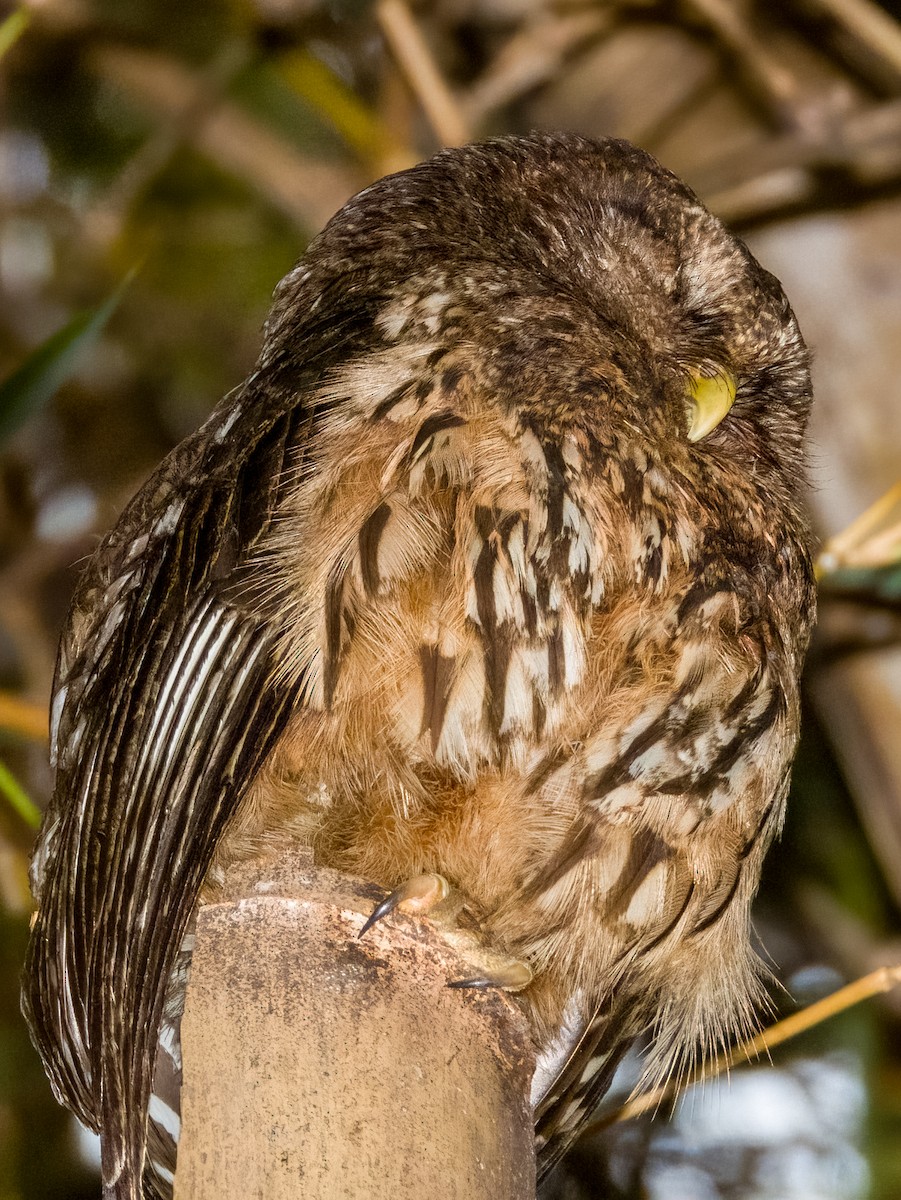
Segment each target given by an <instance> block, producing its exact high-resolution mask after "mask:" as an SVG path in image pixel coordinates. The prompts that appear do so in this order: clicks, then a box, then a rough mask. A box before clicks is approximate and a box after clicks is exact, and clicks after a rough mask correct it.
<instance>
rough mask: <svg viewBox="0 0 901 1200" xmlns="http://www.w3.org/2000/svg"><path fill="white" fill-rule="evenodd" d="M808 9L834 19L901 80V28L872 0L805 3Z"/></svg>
mask: <svg viewBox="0 0 901 1200" xmlns="http://www.w3.org/2000/svg"><path fill="white" fill-rule="evenodd" d="M805 7H806V8H808V9H810V10H812V11H813V12H815V13H819V14H822V15H825V16H828V17H831V18H832V20H833V21H835V22H836V23H837V24H838V25H840V26H841V27H842V28H843V29H845V30H846V31H847V33H848V34H850V36H851V37H852V38H853V39H854V41H856V42H858V43H859V44H860V45H861V46H863V47H864V48H865V49H866V50H867V52H868V53H869V54H871V55H872V56H873V57H874V58H875V59H876V60H877V61H878V62H880V63H881V64H882V65H883V66H885V67H888V69H889V70H890V71H891V73H892V75H894V76H895V77H896V78H898V79H901V25H899V24H898V22H897V21H895V20H893V19H892V17H890V16H889V14H888V13H887V12H886V11H885V9H884V8H881V7H880V6H879V5H878V4H874V3H873V2H872V0H805Z"/></svg>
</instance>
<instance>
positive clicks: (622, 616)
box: [24, 134, 814, 1200]
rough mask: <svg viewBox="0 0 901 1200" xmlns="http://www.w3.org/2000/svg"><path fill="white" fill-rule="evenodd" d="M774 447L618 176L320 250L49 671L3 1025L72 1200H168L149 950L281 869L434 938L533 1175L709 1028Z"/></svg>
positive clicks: (752, 787)
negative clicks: (504, 995) (431, 909)
mask: <svg viewBox="0 0 901 1200" xmlns="http://www.w3.org/2000/svg"><path fill="white" fill-rule="evenodd" d="M809 404H810V379H809V373H808V358H807V353H806V351H805V347H804V343H803V341H802V339H801V336H800V334H799V332H798V327H797V324H796V322H795V319H794V317H793V315H792V312H791V309H790V308H789V305H788V303H787V301H786V299H785V296H784V295H783V293H782V290H781V288H780V286H779V284H778V282H777V281H776V280H775V279H774V278H773V277H772V276H771V275H769V274H767V273H766V272H765V271H763V270H762V269H761V268H760V267H759V266H758V264H757V263H756V262H755V261H754V259H753V258H752V257H751V255H750V254H749V252H748V251H747V249H746V248H745V247H744V246H743V245H742V244H741V243H740V242H739V241H737V240H736V239H735V238H734V237H732V236H731V235H730V234H729V233H728V232H727V231H726V230H725V229H724V228H723V226H722V225H721V224H720V223H719V222H718V221H717V220H716V219H715V218H714V217H712V216H711V215H710V214H709V213H708V212H707V211H706V210H705V209H704V208H703V206H702V205H701V204H700V203H699V202H698V200H697V199H696V198H695V196H694V195H693V194H692V193H691V192H690V191H689V190H688V188H686V187H685V186H684V185H683V184H682V183H680V182H679V180H678V179H676V178H675V177H674V176H673V175H671V174H669V173H668V172H667V171H665V170H663V169H662V168H661V167H660V166H658V165H657V163H656V162H654V160H653V159H651V158H649V157H648V156H647V155H646V154H644V153H642V152H641V151H639V150H637V149H635V148H634V147H632V146H630V145H628V144H626V143H624V142H619V141H591V140H588V139H585V138H579V137H574V136H565V135H550V134H535V135H532V136H529V137H522V138H503V139H499V140H496V141H490V142H487V143H485V144H482V145H475V146H469V147H466V148H464V149H460V150H450V151H445V152H444V153H442V154H439V155H438V156H437V157H435V158H433V159H432V160H430V161H429V162H426V163H423V164H421V165H420V166H418V167H415V168H414V169H412V170H410V171H405V172H403V173H401V174H399V175H394V176H392V177H390V178H387V179H383V180H381V181H380V182H379V183H376V184H374V185H373V186H372V187H369V188H367V189H366V190H365V191H363V192H361V193H360V194H359V195H358V196H357V197H356V198H355V199H353V200H351V201H350V203H349V204H347V206H346V207H345V208H344V209H342V211H341V212H340V213H338V215H337V216H336V217H335V218H334V219H333V220H332V221H331V222H330V223H329V225H328V226H327V227H326V229H325V230H324V232H323V233H322V234H320V236H319V237H318V238H317V239H316V240H315V241H314V242H313V243H312V244H311V246H310V248H309V250H308V252H307V254H306V256H305V257H304V258H303V260H302V261H301V263H300V264H299V266H297V267H296V268H295V269H294V270H293V271H292V272H291V273H290V274H289V275H288V276H287V278H286V279H285V280H284V281H283V282H282V283H281V285H280V286H279V288H278V291H277V294H276V299H275V304H274V307H273V310H272V313H271V316H270V318H269V321H268V324H267V326H266V334H265V342H264V346H263V351H262V354H261V357H260V360H259V364H258V366H257V368H256V370H255V371H254V372H253V374H252V375H251V376H250V378H249V379H248V380H247V381H246V383H244V384H243V386H242V387H240V388H239V389H238V390H237V391H236V392H235V393H233V394H232V395H231V396H229V397H228V398H227V399H226V400H225V401H224V402H223V404H222V405H221V406H220V407H219V408H218V409H217V410H216V411H215V412H214V413H213V415H212V416H211V417H210V419H209V420H208V421H207V423H206V424H205V425H204V426H203V428H202V429H200V430H199V431H198V432H197V433H196V434H194V435H193V436H192V437H190V438H188V439H187V440H186V441H185V442H183V443H182V444H181V445H180V446H178V447H177V448H176V449H175V450H174V451H173V452H172V454H171V455H170V456H169V457H168V458H167V460H166V461H165V462H164V463H163V465H162V466H161V467H160V468H159V470H158V471H157V472H156V474H155V475H154V476H153V477H152V478H151V479H150V481H149V482H148V483H147V484H146V486H145V487H144V488H143V489H142V490H141V492H140V493H139V494H138V495H137V497H136V498H135V499H134V500H133V501H132V503H131V504H130V505H129V506H128V508H127V509H126V510H125V512H124V513H123V515H122V517H121V519H120V520H119V523H118V524H117V525H116V527H115V528H114V529H113V530H112V532H111V533H109V534H108V535H107V537H106V538H105V539H104V541H103V543H102V544H101V546H100V548H99V549H98V551H97V553H96V554H95V556H94V558H93V560H92V561H91V563H90V564H89V566H88V568H87V570H86V572H85V574H84V577H83V579H82V581H81V584H80V586H79V588H78V591H77V594H76V596H75V599H74V601H73V604H72V609H71V612H70V614H69V619H68V623H67V626H66V630H65V633H64V635H63V639H62V644H61V648H60V653H59V663H58V669H57V677H56V684H55V691H54V698H53V712H52V718H53V735H52V736H53V748H54V755H55V759H56V771H57V775H56V789H55V793H54V797H53V802H52V804H51V807H50V810H49V812H48V814H47V818H46V821H45V824H44V828H43V831H42V833H41V835H40V839H39V842H38V846H37V850H36V853H35V858H34V868H33V882H34V889H35V894H36V896H37V897H38V902H39V912H38V915H37V918H36V922H35V926H34V932H33V936H32V940H31V946H30V951H29V957H28V965H27V976H26V983H25V997H24V1004H25V1010H26V1013H27V1015H28V1019H29V1021H30V1024H31V1029H32V1032H33V1036H34V1039H35V1041H36V1043H37V1045H38V1048H39V1050H40V1052H41V1054H42V1055H43V1058H44V1062H45V1065H46V1067H47V1070H48V1072H49V1074H50V1077H51V1079H52V1081H53V1085H54V1087H55V1090H56V1093H57V1095H58V1097H59V1098H60V1100H61V1101H62V1102H63V1103H64V1104H67V1105H68V1106H69V1107H70V1108H72V1109H73V1110H74V1111H75V1113H76V1114H77V1115H78V1116H79V1118H80V1119H81V1120H82V1121H84V1122H85V1123H86V1124H87V1125H89V1126H91V1127H92V1128H94V1129H97V1130H99V1131H100V1134H101V1139H102V1159H103V1176H104V1188H105V1192H104V1194H105V1195H106V1196H108V1197H117V1198H121V1200H135V1198H137V1197H138V1196H139V1195H140V1194H141V1187H142V1175H143V1176H145V1177H146V1181H147V1186H148V1188H149V1189H150V1190H151V1194H156V1193H158V1194H160V1195H166V1194H168V1187H169V1184H170V1183H171V1169H172V1164H171V1155H172V1153H173V1152H174V1146H172V1145H171V1144H169V1145H165V1146H164V1145H163V1143H164V1142H166V1139H167V1137H168V1133H167V1130H166V1129H165V1128H161V1127H160V1124H159V1122H157V1121H156V1120H155V1119H154V1113H155V1111H156V1112H158V1111H159V1109H158V1107H157V1108H156V1109H155V1106H154V1100H155V1103H156V1104H157V1106H158V1105H159V1104H160V1103H162V1102H161V1101H159V1098H158V1094H156V1095H155V1092H156V1093H158V1092H159V1086H160V1081H159V1077H160V1076H161V1073H163V1072H164V1065H165V1063H164V1060H166V1058H167V1057H168V1059H170V1060H172V1061H173V1062H175V1064H176V1067H177V1059H178V1048H177V1046H174V1045H173V1036H172V1033H173V1027H172V1021H173V1020H174V1019H175V1017H176V1016H177V1013H178V1009H179V1004H180V1001H181V996H180V993H181V991H182V990H183V987H182V982H183V979H184V967H185V951H184V950H183V949H182V942H183V938H184V936H185V932H186V930H187V929H188V927H189V923H190V921H191V918H192V914H193V912H194V910H195V907H196V905H197V904H198V900H199V899H200V898H202V896H203V895H204V892H205V889H206V890H207V891H208V892H209V891H212V890H214V889H215V886H216V881H217V879H218V878H219V877H220V874H221V871H222V870H223V869H224V867H225V866H227V865H228V863H229V862H230V861H233V860H235V859H236V858H238V857H242V856H248V855H255V854H259V853H260V852H261V851H266V852H269V851H270V850H272V849H273V848H275V849H277V848H278V847H279V846H281V845H296V844H297V843H298V842H301V843H305V844H307V845H309V846H311V847H312V849H313V851H314V853H315V855H316V857H317V859H318V860H319V861H320V862H322V863H324V864H327V865H330V866H333V867H337V868H340V869H341V870H344V871H348V872H351V873H354V874H357V875H361V876H364V877H366V878H367V879H369V880H372V881H374V882H376V883H378V884H380V885H382V886H383V887H384V888H385V889H388V890H391V889H395V890H394V893H393V895H394V899H395V900H396V899H398V898H400V899H402V898H403V897H404V896H405V895H409V893H410V888H411V885H408V884H406V882H405V881H408V880H411V879H414V877H419V876H425V885H423V881H422V880H421V879H420V880H419V882H418V883H414V884H413V885H412V890H413V891H416V889H417V888H420V889H421V888H422V887H423V886H425V887H426V890H428V888H431V887H434V889H435V890H436V892H441V890H442V889H443V888H444V887H445V886H449V887H451V888H453V889H456V890H457V891H458V892H459V893H461V894H462V895H463V896H464V897H465V898H466V903H467V905H468V906H469V907H470V909H471V910H472V912H474V913H475V914H477V917H478V920H479V922H480V925H481V930H482V936H483V938H484V941H485V944H486V946H489V947H491V948H493V949H494V950H496V951H497V952H498V953H499V954H500V955H502V956H503V961H505V962H507V963H509V964H510V966H509V968H504V969H500V970H499V971H498V973H497V977H496V978H492V977H491V975H490V973H489V975H488V976H484V975H483V976H482V977H481V978H480V979H479V980H478V982H480V983H482V984H489V985H490V984H492V983H496V984H497V985H499V986H517V987H520V988H521V992H520V994H521V997H522V1002H523V1004H524V1006H525V1009H526V1011H527V1013H528V1016H529V1018H530V1021H531V1025H532V1029H533V1032H534V1038H535V1043H536V1046H537V1049H538V1053H539V1065H538V1071H537V1073H536V1080H535V1089H534V1092H535V1106H536V1107H535V1113H536V1132H537V1137H538V1145H539V1150H540V1154H541V1157H542V1162H543V1164H544V1165H545V1166H547V1165H549V1164H551V1163H552V1162H553V1161H554V1160H555V1158H556V1157H557V1156H558V1155H559V1153H560V1152H561V1150H562V1148H564V1147H565V1145H566V1144H567V1142H568V1141H569V1140H571V1138H572V1136H573V1135H574V1132H575V1131H576V1129H577V1128H578V1125H579V1122H580V1120H581V1119H582V1118H584V1116H585V1115H586V1114H587V1113H589V1112H590V1110H591V1107H592V1105H593V1104H594V1103H595V1102H596V1100H597V1099H598V1098H599V1096H600V1095H601V1094H602V1093H603V1091H604V1089H605V1088H606V1087H607V1086H608V1084H609V1081H610V1078H611V1075H612V1072H613V1070H614V1068H615V1066H616V1064H617V1062H618V1061H619V1058H620V1057H621V1056H622V1053H623V1052H624V1049H625V1048H626V1047H628V1045H629V1044H630V1042H632V1041H633V1040H634V1039H636V1038H637V1037H639V1036H643V1037H645V1038H647V1039H648V1042H649V1045H650V1054H649V1059H648V1067H647V1077H648V1079H649V1080H650V1079H654V1078H656V1077H662V1076H664V1075H666V1074H668V1073H669V1072H671V1071H673V1070H675V1071H680V1070H683V1069H685V1068H686V1067H687V1068H690V1067H691V1065H692V1064H693V1063H694V1061H695V1060H696V1058H697V1057H698V1056H699V1055H703V1054H705V1053H707V1054H709V1053H712V1052H714V1051H715V1050H716V1049H717V1048H718V1047H720V1046H722V1045H723V1044H724V1042H725V1041H726V1040H727V1039H729V1038H730V1037H731V1036H733V1035H734V1034H735V1033H737V1032H741V1031H742V1030H744V1029H747V1028H748V1026H749V1025H750V1024H751V1023H752V1022H753V1020H754V1018H753V1011H754V1005H755V1001H756V999H757V997H758V992H759V970H758V965H757V963H756V960H755V957H754V955H753V953H752V951H751V949H750V946H749V908H750V904H751V898H752V896H753V894H754V891H755V888H756V887H757V884H758V880H759V875H760V868H761V861H762V858H763V855H764V852H765V850H766V848H767V845H768V844H769V842H770V841H771V840H772V838H773V836H774V834H775V833H776V832H777V831H778V829H779V825H780V822H781V820H782V813H783V807H784V801H785V795H786V789H787V786H788V777H789V768H790V763H791V758H792V754H793V751H794V749H795V743H796V740H797V735H798V708H799V703H798V676H799V672H800V670H801V662H802V658H803V655H804V651H805V648H806V646H807V641H808V636H809V632H810V627H811V622H812V620H813V615H814V587H813V582H812V572H811V563H810V555H809V533H808V529H807V525H806V522H805V519H804V516H803V515H802V502H801V490H802V486H803V479H804V444H803V443H804V428H805V423H806V420H807V415H808V408H809ZM445 881H446V885H445ZM393 902H394V901H393V900H392V901H389V902H388V905H387V907H390V906H391V904H392V903H393ZM160 1040H161V1049H160V1051H159V1053H158V1041H160ZM174 1103H177V1101H176V1100H173V1099H172V1098H171V1097H167V1099H166V1104H169V1105H171V1104H174ZM148 1109H149V1110H150V1114H151V1120H150V1123H149V1124H148ZM164 1124H165V1123H164ZM168 1140H169V1142H170V1143H171V1138H169V1139H168ZM148 1144H149V1146H150V1149H149V1150H148ZM167 1153H168V1154H169V1159H167V1157H166V1155H167Z"/></svg>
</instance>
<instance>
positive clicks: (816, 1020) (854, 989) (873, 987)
mask: <svg viewBox="0 0 901 1200" xmlns="http://www.w3.org/2000/svg"><path fill="white" fill-rule="evenodd" d="M899 984H901V963H899V964H898V965H897V966H893V967H879V968H878V969H877V970H875V971H871V972H870V973H869V975H864V976H863V977H862V978H861V979H856V980H855V981H854V982H853V983H849V984H847V985H846V986H845V987H842V988H839V989H838V991H836V992H832V993H831V995H829V996H824V997H823V999H822V1000H817V1001H815V1002H814V1003H813V1004H808V1005H807V1007H806V1008H802V1009H801V1011H800V1012H796V1013H793V1014H792V1015H791V1016H790V1017H786V1018H785V1019H784V1020H782V1021H777V1022H776V1024H775V1025H771V1026H770V1028H769V1029H765V1030H764V1031H763V1033H759V1034H757V1036H756V1037H753V1038H750V1039H749V1040H748V1041H746V1042H742V1043H741V1045H739V1046H736V1047H735V1049H734V1050H731V1051H730V1052H729V1053H728V1054H724V1055H722V1056H721V1057H719V1058H717V1059H716V1061H715V1062H713V1063H711V1064H710V1066H709V1067H707V1068H706V1069H705V1070H704V1071H702V1072H701V1073H700V1074H699V1076H698V1078H697V1079H696V1080H693V1081H692V1083H703V1082H705V1081H706V1080H708V1079H715V1078H716V1077H717V1076H718V1075H722V1074H723V1072H725V1071H729V1070H730V1069H731V1068H732V1067H734V1066H736V1065H739V1064H741V1063H745V1062H751V1061H752V1060H754V1059H758V1058H759V1057H760V1055H761V1054H766V1055H768V1054H769V1052H770V1051H771V1050H772V1049H773V1048H774V1047H775V1046H779V1045H781V1044H782V1043H783V1042H787V1041H788V1040H789V1039H790V1038H794V1037H797V1036H798V1034H800V1033H806V1032H807V1030H808V1029H812V1028H813V1027H814V1026H816V1025H819V1024H821V1023H822V1022H823V1021H828V1020H829V1018H830V1017H835V1016H837V1015H838V1014H839V1013H842V1012H845V1010H846V1009H849V1008H853V1006H854V1005H855V1004H860V1003H861V1001H863V1000H869V999H870V998H871V997H872V996H878V995H879V994H880V993H882V992H889V991H891V990H892V989H893V988H896V987H897V986H898V985H899ZM679 1090H680V1089H679V1084H678V1083H676V1082H670V1083H668V1084H665V1085H664V1086H662V1087H659V1088H655V1089H654V1091H652V1092H646V1093H645V1094H644V1095H642V1096H635V1097H634V1098H633V1099H630V1100H627V1101H626V1103H625V1104H622V1105H620V1106H619V1108H614V1109H612V1110H611V1111H610V1112H608V1113H605V1114H604V1115H603V1116H602V1117H599V1118H598V1119H597V1120H596V1121H592V1122H591V1123H590V1124H588V1125H586V1126H585V1128H584V1130H583V1131H582V1133H581V1135H580V1136H581V1137H589V1136H590V1135H591V1134H593V1133H598V1132H600V1130H602V1129H607V1128H608V1127H609V1126H610V1125H613V1124H615V1123H616V1122H618V1121H629V1120H631V1119H632V1118H634V1117H639V1116H641V1115H642V1114H643V1113H646V1112H653V1111H655V1110H656V1109H658V1108H659V1107H660V1106H661V1104H664V1103H665V1102H666V1101H667V1100H668V1099H670V1098H671V1097H672V1096H674V1095H675V1094H676V1093H677V1092H678V1091H679Z"/></svg>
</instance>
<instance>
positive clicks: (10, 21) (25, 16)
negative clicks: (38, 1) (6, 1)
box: [0, 8, 31, 58]
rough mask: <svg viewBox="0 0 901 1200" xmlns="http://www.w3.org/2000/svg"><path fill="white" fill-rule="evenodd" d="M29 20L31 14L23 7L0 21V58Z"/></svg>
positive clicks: (22, 31) (16, 39)
mask: <svg viewBox="0 0 901 1200" xmlns="http://www.w3.org/2000/svg"><path fill="white" fill-rule="evenodd" d="M30 22H31V14H30V13H29V12H28V11H27V9H24V8H17V9H16V11H15V12H11V13H10V14H9V16H8V17H7V18H6V20H5V21H0V58H2V57H3V56H4V54H5V53H6V52H7V50H9V49H10V48H11V47H12V46H14V45H15V44H16V42H17V41H18V40H19V38H20V37H21V36H22V34H23V33H24V32H25V30H26V29H27V28H28V26H29V24H30Z"/></svg>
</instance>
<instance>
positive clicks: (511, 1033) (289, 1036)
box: [175, 853, 535, 1200]
mask: <svg viewBox="0 0 901 1200" xmlns="http://www.w3.org/2000/svg"><path fill="white" fill-rule="evenodd" d="M380 898H381V894H380V893H377V892H376V890H375V889H373V888H372V887H370V886H368V885H366V884H364V883H361V882H360V881H359V880H355V879H351V878H349V877H346V876H342V875H339V874H337V873H336V872H333V871H329V870H325V869H322V868H318V867H313V866H312V865H311V862H310V860H309V858H308V857H306V856H305V855H304V854H303V853H293V854H289V855H284V856H280V857H279V858H277V859H271V860H266V861H261V862H254V863H249V864H243V865H242V866H240V867H239V868H237V869H235V870H233V871H232V872H231V873H230V876H229V878H228V879H227V880H226V886H225V889H224V893H223V897H222V899H221V901H220V902H217V903H215V904H210V905H206V906H204V907H202V908H201V910H200V913H199V916H198V921H197V933H196V941H195V949H194V955H193V960H192V966H191V978H190V982H189V986H188V991H187V1002H186V1007H185V1013H184V1017H183V1020H182V1055H183V1061H184V1084H183V1090H182V1130H181V1138H180V1141H179V1151H178V1171H177V1174H176V1179H175V1197H176V1200H250V1198H252V1197H260V1198H263V1197H265V1200H288V1198H289V1197H290V1198H291V1200H298V1198H299V1197H303V1198H306V1200H332V1198H335V1200H337V1198H338V1197H341V1198H342V1200H363V1198H364V1197H367V1198H368V1197H375V1196H390V1197H391V1200H407V1198H408V1197H409V1198H410V1200H413V1197H415V1198H416V1200H422V1197H428V1196H432V1195H434V1196H436V1197H437V1196H440V1197H441V1198H442V1200H455V1198H457V1197H459V1198H460V1200H463V1198H464V1197H465V1198H466V1200H473V1198H476V1197H484V1198H485V1200H526V1198H529V1200H533V1198H534V1195H535V1163H534V1152H533V1136H532V1115H531V1108H530V1105H529V1085H530V1081H531V1075H532V1070H533V1066H534V1062H533V1057H532V1051H531V1045H530V1039H529V1032H528V1026H527V1023H526V1021H525V1018H524V1017H523V1014H522V1012H521V1010H520V1008H519V1007H518V1005H517V1004H516V1003H515V1001H514V1000H512V999H511V998H509V997H508V996H505V995H503V994H501V993H498V992H495V991H492V992H478V991H472V990H469V989H462V990H457V989H449V988H448V987H447V986H446V984H447V981H448V979H452V978H461V977H465V976H466V974H467V966H466V964H465V963H464V962H463V961H462V960H461V959H460V958H459V956H458V955H457V954H456V953H455V951H454V950H452V949H451V948H450V947H449V946H448V945H447V944H446V943H445V942H443V940H442V939H441V937H440V935H439V934H437V933H436V931H435V930H434V929H433V927H432V926H431V925H430V924H429V923H428V922H427V921H422V920H417V919H413V918H410V917H405V916H401V915H392V916H391V917H389V918H387V919H386V920H385V921H382V922H380V923H379V924H377V925H376V926H375V927H374V928H373V929H371V930H370V931H369V932H368V933H367V934H366V937H365V938H363V939H362V940H359V939H358V937H357V934H358V933H359V930H360V928H361V926H362V924H363V921H364V919H365V917H366V916H367V915H368V913H369V912H370V911H371V910H372V906H373V903H374V902H375V901H376V900H378V899H380Z"/></svg>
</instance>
